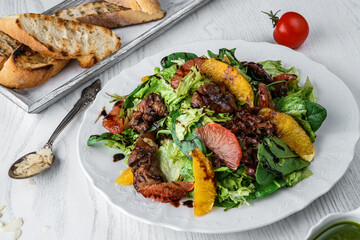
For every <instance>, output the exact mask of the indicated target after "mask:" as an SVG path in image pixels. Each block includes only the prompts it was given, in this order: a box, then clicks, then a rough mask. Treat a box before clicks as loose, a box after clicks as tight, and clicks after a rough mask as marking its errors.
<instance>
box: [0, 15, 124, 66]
mask: <svg viewBox="0 0 360 240" xmlns="http://www.w3.org/2000/svg"><path fill="white" fill-rule="evenodd" d="M0 30H1V31H3V32H5V33H7V34H8V35H10V36H11V37H13V38H15V39H16V40H18V41H19V42H21V43H23V44H25V45H27V46H29V47H30V48H31V49H32V50H34V51H36V52H39V53H41V54H43V55H45V56H49V57H52V58H55V59H72V58H76V59H78V60H79V61H80V66H81V67H91V66H92V65H93V64H95V63H97V62H99V61H101V60H102V59H104V58H106V57H107V56H109V55H111V54H112V53H114V52H115V51H117V50H118V49H119V48H120V46H121V43H120V39H119V37H118V36H116V34H115V33H114V32H112V31H111V30H109V29H107V28H103V27H99V26H94V25H90V24H85V23H80V22H77V21H71V20H65V19H62V18H58V17H54V16H47V15H42V14H34V13H25V14H20V15H12V16H6V17H3V18H0ZM89 59H92V61H88V60H89Z"/></svg>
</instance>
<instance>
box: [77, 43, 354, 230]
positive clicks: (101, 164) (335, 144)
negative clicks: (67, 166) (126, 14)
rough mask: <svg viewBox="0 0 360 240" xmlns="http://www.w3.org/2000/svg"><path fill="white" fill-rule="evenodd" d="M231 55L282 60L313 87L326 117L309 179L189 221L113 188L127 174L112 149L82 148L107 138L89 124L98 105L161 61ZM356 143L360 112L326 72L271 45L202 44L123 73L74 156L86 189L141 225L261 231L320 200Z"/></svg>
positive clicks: (180, 211)
mask: <svg viewBox="0 0 360 240" xmlns="http://www.w3.org/2000/svg"><path fill="white" fill-rule="evenodd" d="M224 47H225V48H229V49H230V48H236V49H237V50H236V56H237V58H238V59H239V60H246V61H263V60H268V59H271V60H282V61H283V65H284V66H285V67H291V66H295V67H296V68H297V69H298V70H299V72H300V77H301V82H300V84H301V85H303V84H304V81H305V79H306V76H309V77H310V79H311V81H312V82H313V84H314V86H315V90H316V95H317V97H318V100H319V103H320V104H321V105H323V106H324V107H325V108H326V109H327V111H328V117H327V119H326V120H325V122H324V124H323V126H322V127H321V128H320V130H319V131H318V132H317V138H316V143H315V149H316V152H317V154H316V158H315V160H314V161H313V162H312V163H311V164H310V170H311V171H312V172H313V176H311V177H310V178H308V179H305V180H304V181H302V182H300V183H299V184H297V185H296V186H294V187H293V188H288V189H284V190H281V191H278V192H276V193H275V194H273V195H272V196H270V197H268V198H265V199H262V200H257V201H254V202H253V203H252V205H251V206H243V207H241V208H237V209H231V210H230V211H227V212H224V211H223V209H222V208H214V209H213V210H212V211H211V212H210V213H209V214H207V215H205V216H203V217H194V215H193V209H192V208H187V207H185V206H180V207H178V208H175V207H173V206H172V205H170V204H164V203H159V202H154V201H152V200H149V199H145V198H144V197H143V196H142V195H140V194H138V193H137V192H135V190H134V188H133V187H132V186H118V185H116V184H115V183H114V180H115V179H116V178H117V177H118V175H119V174H120V171H121V170H124V169H125V168H126V165H125V164H124V163H123V162H117V163H114V162H113V161H112V156H113V154H114V153H115V152H116V151H115V150H113V149H109V148H107V147H104V146H103V145H102V144H96V145H95V146H93V147H87V146H86V141H87V139H88V137H89V136H90V135H92V134H100V133H102V132H105V130H104V129H103V128H102V127H101V121H99V122H98V123H97V124H94V121H95V119H96V118H97V117H98V115H99V113H100V112H101V109H102V107H103V106H106V109H107V110H108V111H109V110H110V109H111V106H112V104H109V100H110V98H109V97H108V96H107V95H106V94H105V93H106V92H107V93H117V94H119V95H126V94H129V93H130V92H131V91H132V90H133V89H135V87H136V86H137V85H138V84H139V83H140V79H141V77H142V76H145V75H149V74H152V73H153V69H154V68H155V67H157V66H160V64H159V62H160V60H161V59H162V57H164V56H166V55H168V54H170V53H173V52H185V51H186V52H194V53H196V54H198V55H199V56H201V55H204V54H206V55H207V50H208V49H209V50H211V51H213V52H215V53H216V52H217V51H218V49H219V48H224ZM358 138H359V112H358V107H357V104H356V102H355V100H354V97H353V96H352V94H351V92H350V91H349V89H348V88H347V87H346V85H345V84H344V83H343V82H342V81H341V80H340V79H339V78H338V77H336V76H335V75H334V74H332V73H331V72H329V71H328V70H327V69H326V68H325V67H324V66H322V65H321V64H319V63H316V62H314V61H312V60H310V59H308V58H307V57H306V56H305V55H303V54H301V53H299V52H296V51H292V50H291V49H289V48H286V47H283V46H279V45H273V44H269V43H250V42H244V41H241V40H235V41H224V40H218V41H202V42H195V43H191V44H186V45H182V46H177V47H173V48H171V49H168V50H165V51H163V52H160V53H158V54H156V55H154V56H152V57H148V58H145V59H144V60H143V61H141V62H140V63H138V64H137V65H135V66H133V67H131V68H128V69H126V70H124V71H123V72H121V73H120V74H119V75H118V76H117V77H115V78H113V79H112V80H110V81H109V82H108V84H107V85H106V86H105V87H104V89H103V90H102V91H101V92H100V93H99V94H98V96H97V98H96V100H95V101H94V103H93V104H92V105H91V106H90V108H89V109H88V110H87V111H86V113H85V116H84V120H83V122H82V124H81V126H80V130H79V134H78V155H79V159H80V162H81V165H82V167H83V169H84V172H85V174H86V176H87V177H88V178H89V180H90V182H91V184H92V185H93V186H94V187H95V188H96V189H97V190H99V192H101V193H102V194H103V195H104V196H105V197H106V199H107V200H108V201H109V202H110V203H111V204H113V205H114V206H116V207H118V208H119V209H120V210H121V211H122V212H124V213H126V214H128V215H129V216H132V217H134V218H136V219H139V220H141V221H143V222H146V223H149V224H154V225H158V226H162V227H168V228H171V229H174V230H179V231H190V232H205V233H225V232H238V231H244V230H249V229H254V228H258V227H262V226H265V225H268V224H271V223H274V222H276V221H279V220H281V219H283V218H285V217H287V216H289V215H290V214H293V213H295V212H297V211H300V210H302V209H303V208H305V207H306V206H307V205H309V204H310V203H311V202H312V201H314V200H315V199H316V198H318V197H320V196H321V195H323V194H324V193H326V192H327V191H329V190H330V189H331V188H332V186H334V184H335V183H336V182H337V181H338V180H339V179H340V178H341V177H342V176H343V174H344V173H345V171H346V170H347V168H348V166H349V164H350V162H351V161H352V159H353V157H354V149H355V144H356V142H357V140H358Z"/></svg>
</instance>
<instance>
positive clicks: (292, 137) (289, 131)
mask: <svg viewBox="0 0 360 240" xmlns="http://www.w3.org/2000/svg"><path fill="white" fill-rule="evenodd" d="M258 114H259V115H260V116H261V117H262V118H263V119H264V120H268V121H270V122H271V123H272V124H274V126H275V129H276V135H277V136H278V137H279V138H280V139H281V140H283V141H284V143H285V144H286V145H288V146H289V148H290V149H291V150H293V151H294V152H296V153H297V154H298V155H299V156H300V157H301V158H302V159H304V160H305V161H308V162H311V161H312V160H313V159H314V156H315V147H314V145H313V144H312V143H311V140H310V138H309V136H308V135H307V134H306V132H305V130H304V129H303V128H302V127H301V126H300V125H299V123H298V122H297V121H296V120H295V119H293V118H292V117H291V116H290V115H287V114H285V113H282V112H277V111H275V110H272V109H270V108H262V109H261V110H260V111H259V113H258Z"/></svg>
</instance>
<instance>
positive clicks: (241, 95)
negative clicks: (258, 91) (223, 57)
mask: <svg viewBox="0 0 360 240" xmlns="http://www.w3.org/2000/svg"><path fill="white" fill-rule="evenodd" d="M200 70H201V72H202V73H204V74H205V75H206V76H208V77H209V78H211V79H212V80H213V81H215V82H222V83H224V84H225V85H226V87H227V88H228V89H229V90H230V92H231V93H232V94H234V95H235V97H236V98H237V99H238V100H239V101H240V102H241V103H243V104H244V103H246V104H248V105H249V106H250V107H253V106H254V91H253V90H252V87H251V85H250V83H249V82H248V81H247V80H246V79H245V78H244V77H243V75H241V73H240V72H239V71H238V70H236V68H234V67H232V66H230V65H228V64H226V63H223V62H221V61H218V60H215V59H214V58H210V59H206V60H205V61H204V63H203V64H202V65H201V67H200Z"/></svg>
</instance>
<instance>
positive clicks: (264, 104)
mask: <svg viewBox="0 0 360 240" xmlns="http://www.w3.org/2000/svg"><path fill="white" fill-rule="evenodd" d="M258 90H259V91H258V93H259V107H261V108H271V109H275V104H274V102H273V100H272V97H271V93H270V91H269V89H268V88H267V87H266V85H265V83H260V84H259V85H258Z"/></svg>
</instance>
